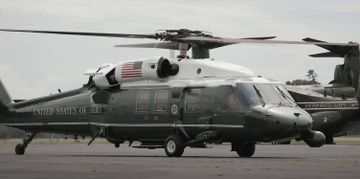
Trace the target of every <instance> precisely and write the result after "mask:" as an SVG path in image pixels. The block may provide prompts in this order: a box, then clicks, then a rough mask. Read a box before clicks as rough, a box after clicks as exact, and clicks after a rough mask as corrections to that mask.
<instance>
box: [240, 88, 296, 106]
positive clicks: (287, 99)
mask: <svg viewBox="0 0 360 179" xmlns="http://www.w3.org/2000/svg"><path fill="white" fill-rule="evenodd" d="M237 88H238V90H239V92H240V94H241V96H242V97H243V98H244V101H245V102H246V103H247V105H249V106H253V105H258V104H261V105H263V106H264V105H265V104H272V105H291V106H293V105H296V103H295V102H294V100H293V98H292V97H291V96H290V94H289V93H288V92H287V90H286V89H285V87H284V86H283V85H281V84H270V83H263V84H262V83H255V84H254V83H239V84H238V85H237Z"/></svg>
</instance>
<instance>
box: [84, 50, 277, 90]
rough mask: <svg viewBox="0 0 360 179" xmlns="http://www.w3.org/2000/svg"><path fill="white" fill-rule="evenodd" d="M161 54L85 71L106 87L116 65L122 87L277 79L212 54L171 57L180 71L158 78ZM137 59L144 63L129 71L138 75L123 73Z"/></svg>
mask: <svg viewBox="0 0 360 179" xmlns="http://www.w3.org/2000/svg"><path fill="white" fill-rule="evenodd" d="M161 58H162V57H150V58H143V59H135V60H129V61H124V62H120V63H119V64H104V65H102V66H100V67H99V68H97V69H90V70H87V71H86V72H85V74H86V75H90V76H93V79H94V81H95V84H96V85H97V86H99V87H103V88H106V87H111V86H112V85H110V84H109V83H108V80H107V79H106V77H105V76H106V75H107V74H108V73H110V71H112V70H113V69H115V78H116V80H117V81H118V82H119V83H120V85H121V87H122V88H131V87H137V86H171V87H184V86H188V87H209V86H219V85H234V84H235V83H238V82H251V83H278V82H275V81H272V80H268V79H265V78H262V77H257V76H256V75H255V74H254V72H252V71H251V70H250V69H248V68H245V67H243V66H240V65H237V64H232V63H228V62H224V61H215V60H214V59H211V58H210V59H177V58H172V59H168V60H169V62H170V63H171V64H174V63H175V64H177V65H178V66H179V72H178V73H177V74H176V75H174V76H169V77H166V78H159V77H158V75H157V73H156V70H157V65H158V61H159V59H161ZM135 62H141V63H142V65H141V69H137V70H133V69H131V70H130V71H135V72H134V74H135V75H134V76H130V77H129V76H127V78H124V76H122V75H124V74H125V73H127V72H128V71H125V67H126V66H128V65H127V64H131V63H132V64H134V63H135ZM154 65H155V66H154ZM130 68H133V67H130ZM129 73H130V72H129ZM126 75H129V74H126ZM130 75H132V74H130ZM137 75H139V76H137Z"/></svg>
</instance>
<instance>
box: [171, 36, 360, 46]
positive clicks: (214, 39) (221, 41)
mask: <svg viewBox="0 0 360 179" xmlns="http://www.w3.org/2000/svg"><path fill="white" fill-rule="evenodd" d="M177 40H179V41H182V42H193V43H219V44H237V43H257V44H289V45H291V44H295V45H296V44H299V45H337V46H359V44H348V43H330V42H302V41H287V40H256V39H242V38H219V37H212V38H209V37H184V38H178V39H177Z"/></svg>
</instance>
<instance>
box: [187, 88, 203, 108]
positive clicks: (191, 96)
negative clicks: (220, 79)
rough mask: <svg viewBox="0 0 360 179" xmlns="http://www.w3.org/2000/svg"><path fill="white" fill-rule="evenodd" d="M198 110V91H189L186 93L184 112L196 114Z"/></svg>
mask: <svg viewBox="0 0 360 179" xmlns="http://www.w3.org/2000/svg"><path fill="white" fill-rule="evenodd" d="M199 109H200V89H191V90H189V91H187V93H186V98H185V110H186V111H188V112H196V111H198V110H199Z"/></svg>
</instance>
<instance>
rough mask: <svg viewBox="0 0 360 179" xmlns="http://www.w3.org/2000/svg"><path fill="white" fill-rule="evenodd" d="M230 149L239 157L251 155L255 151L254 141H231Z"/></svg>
mask: <svg viewBox="0 0 360 179" xmlns="http://www.w3.org/2000/svg"><path fill="white" fill-rule="evenodd" d="M231 151H236V153H237V154H238V155H239V156H240V157H251V156H252V155H254V153H255V143H234V142H233V143H231Z"/></svg>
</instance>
